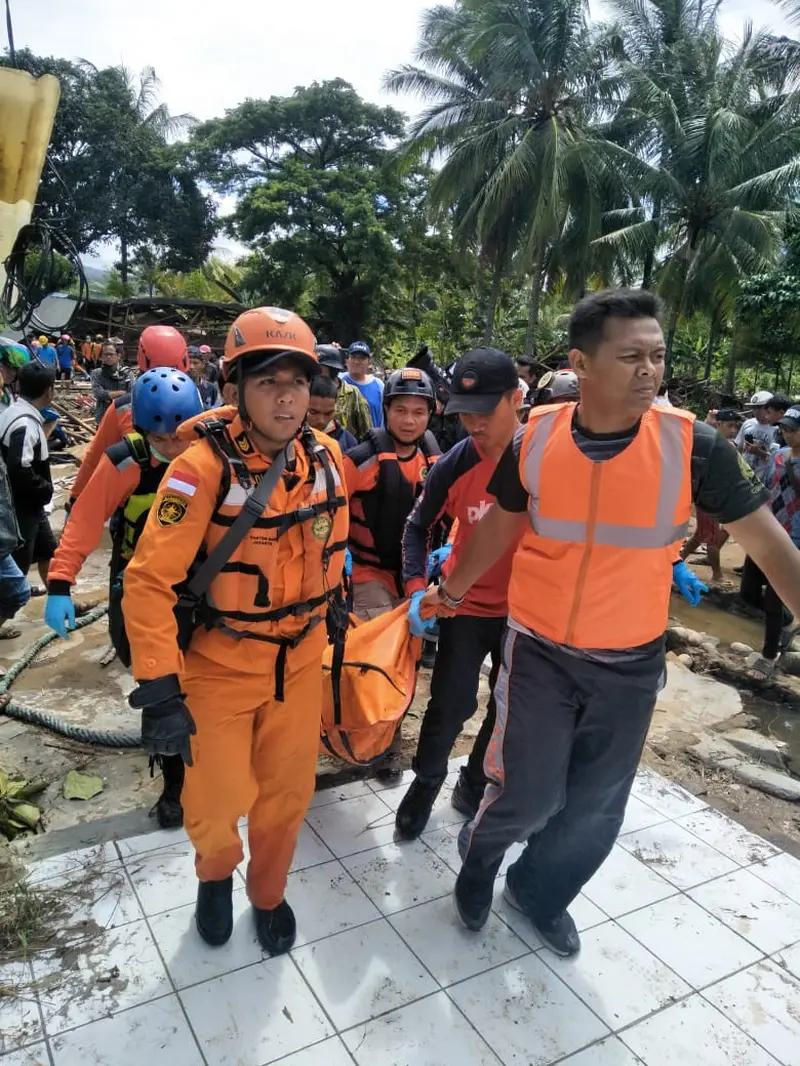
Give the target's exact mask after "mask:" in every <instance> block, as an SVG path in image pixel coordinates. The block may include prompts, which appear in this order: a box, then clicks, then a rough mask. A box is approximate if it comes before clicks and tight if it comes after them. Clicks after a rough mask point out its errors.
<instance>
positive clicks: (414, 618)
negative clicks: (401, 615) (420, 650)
mask: <svg viewBox="0 0 800 1066" xmlns="http://www.w3.org/2000/svg"><path fill="white" fill-rule="evenodd" d="M424 595H425V593H424V592H412V593H411V603H410V604H409V606H408V628H409V629H410V630H411V636H412V637H429V636H431V634H432V633H433V632H434V630H435V629H436V623H437V618H436V616H435V615H434V616H433V617H432V618H421V617H420V613H419V601H420V600H421V599H422V597H423V596H424Z"/></svg>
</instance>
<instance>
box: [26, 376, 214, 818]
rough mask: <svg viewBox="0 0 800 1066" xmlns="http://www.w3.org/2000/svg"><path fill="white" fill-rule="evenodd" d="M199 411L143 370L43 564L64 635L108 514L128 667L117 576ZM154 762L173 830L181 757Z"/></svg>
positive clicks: (183, 389)
mask: <svg viewBox="0 0 800 1066" xmlns="http://www.w3.org/2000/svg"><path fill="white" fill-rule="evenodd" d="M202 412H203V404H202V401H201V399H200V395H199V393H198V391H197V388H196V387H195V385H194V383H193V382H192V381H191V379H190V378H189V377H187V376H186V375H185V374H182V373H181V372H180V371H178V370H168V369H164V370H149V371H147V372H146V373H145V374H142V376H141V377H140V378H139V379H138V381H136V383H135V384H134V386H133V392H132V395H131V419H132V423H133V426H135V429H132V430H131V432H130V433H128V434H126V435H125V437H124V438H123V439H122V440H121V441H119V442H118V443H116V444H113V445H112V446H111V447H110V448H108V449H107V450H106V452H105V454H104V455H103V456H102V457H101V459H100V462H99V463H98V464H97V467H96V469H95V471H94V473H93V474H92V477H91V479H90V481H89V484H88V485H87V486H86V488H85V489H84V491H83V492H82V493H81V495H80V498H79V499H78V500H77V501H76V503H75V506H74V508H73V511H72V515H71V517H70V520H69V522H67V523H66V525H65V526H64V530H63V532H62V534H61V539H60V540H59V544H58V548H57V550H56V554H55V556H54V557H53V559H52V561H51V563H50V570H49V572H48V581H47V588H48V597H47V604H46V606H45V613H44V617H45V622H46V623H47V624H48V625H49V626H50V628H51V629H52V630H54V631H55V632H56V633H58V635H59V636H61V637H64V638H66V637H67V636H68V631H69V630H70V629H72V628H74V626H75V608H74V605H73V603H72V598H71V595H70V593H71V589H72V586H73V585H74V584H75V582H76V580H77V577H78V574H79V573H80V571H81V569H82V567H83V564H84V563H85V562H86V559H87V557H88V556H89V555H90V554H91V553H92V552H93V551H94V550H95V548H96V547H97V546H98V544H99V543H100V538H101V537H102V535H103V527H104V525H105V523H106V522H107V521H108V520H109V519H111V520H112V522H111V527H112V539H113V549H112V553H111V575H110V587H111V588H110V593H109V629H110V631H111V638H112V642H113V644H114V647H115V648H116V650H117V654H118V655H119V657H120V660H121V661H122V662H123V664H124V665H125V666H130V656H129V653H128V648H127V642H126V641H125V639H124V627H123V625H122V614H121V607H120V603H121V582H122V574H123V571H124V570H125V567H126V566H127V565H128V563H129V562H130V560H131V558H132V557H133V553H134V550H135V548H136V542H137V540H138V539H139V535H140V533H141V531H142V529H143V527H144V523H145V520H146V519H147V514H148V512H149V510H150V507H151V506H152V504H153V500H154V499H155V493H156V490H157V489H158V486H159V485H160V483H161V480H162V478H163V477H164V474H165V472H166V470H167V466H168V465H169V463H171V462H172V460H173V459H175V458H176V457H177V456H178V455H180V454H181V452H184V451H185V450H186V449H187V448H188V447H189V444H190V440H189V439H186V440H181V439H179V437H178V436H177V434H176V430H177V428H178V426H179V425H180V424H181V423H182V422H184V421H186V419H191V418H194V417H195V416H197V415H201V414H202ZM160 765H161V769H162V772H163V775H164V787H163V790H162V793H161V796H160V797H159V799H158V801H157V803H156V806H155V814H156V818H157V819H158V823H159V825H160V826H161V827H162V828H163V829H172V828H176V827H177V826H180V825H182V824H183V809H182V807H181V790H182V788H183V772H184V768H183V761H182V759H181V757H180V755H171V756H165V757H162V758H161V759H160Z"/></svg>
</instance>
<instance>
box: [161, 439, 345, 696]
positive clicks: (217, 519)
mask: <svg viewBox="0 0 800 1066" xmlns="http://www.w3.org/2000/svg"><path fill="white" fill-rule="evenodd" d="M197 429H198V432H199V433H200V434H201V436H203V437H205V438H206V439H207V440H208V442H209V444H210V445H211V447H212V449H213V450H214V452H215V454H216V455H217V457H218V458H219V459H220V461H221V462H222V463H223V466H224V468H225V470H226V471H227V472H228V477H229V480H228V485H227V487H226V489H225V492H224V494H222V495H221V496H220V498H219V501H218V505H217V510H216V511H215V513H214V515H212V518H211V521H212V522H214V523H215V524H217V525H222V526H228V529H227V532H226V533H225V534H224V535H223V537H222V539H221V540H220V542H219V544H217V546H216V548H214V549H213V550H212V551H211V552H210V553H209V554H208V556H207V557H206V558H205V559H204V560H203V561H202V562H201V563H200V565H199V567H198V568H197V570H196V571H195V573H194V574H193V575H192V576H191V577H190V579H189V581H188V584H187V585H186V586H185V588H184V590H183V591H182V592H181V594H180V596H179V601H178V607H179V608H183V609H184V610H186V609H188V610H190V611H192V612H196V615H197V618H198V620H199V622H200V623H201V624H204V625H205V626H206V628H207V629H211V628H215V629H219V630H220V632H222V633H224V634H225V635H226V636H228V637H231V639H233V640H236V641H239V640H245V639H248V640H257V641H261V642H262V643H266V644H276V645H278V654H277V656H276V659H275V699H276V700H278V701H281V702H282V701H283V698H284V690H285V671H286V656H287V653H288V651H289V650H290V649H293V648H296V647H297V646H298V644H300V642H301V641H302V640H303V639H304V638H305V637H306V636H307V635H308V634H309V633H310V632H311V630H312V629H314V628H315V627H316V626H317V625H318V624H319V623H320V622H321V621H322V618H321V616H317V617H315V618H311V619H309V621H308V624H307V625H306V626H304V628H303V629H302V630H301V631H300V632H299V633H298V634H296V635H295V636H294V637H273V636H266V635H263V634H259V633H252V632H247V631H239V630H236V629H233V628H232V627H231V626H229V625H227V624H226V622H225V619H231V620H232V621H238V622H262V623H263V622H280V621H282V620H283V619H284V618H290V617H295V618H300V617H302V616H303V615H306V614H309V613H310V612H312V611H315V610H316V609H317V608H319V607H322V606H323V605H325V604H326V603H329V602H330V601H331V599H332V598H333V597H334V596H335V595H336V593H337V592H338V591H339V590H340V586H339V585H338V584H337V586H336V588H334V589H331V590H328V589H327V588H325V590H324V592H323V593H322V595H320V596H316V597H312V598H311V599H309V600H306V601H304V602H302V603H294V604H288V605H286V606H284V607H279V608H275V609H274V610H271V609H269V608H270V599H269V584H268V581H267V578H266V575H265V574H264V573H263V572H262V571H261V569H260V568H259V567H258V566H256V565H255V564H253V563H244V562H231V555H233V553H234V552H235V551H236V549H237V548H238V547H239V545H240V544H241V542H242V541H243V540H244V538H245V536H246V535H247V533H248V532H249V531H250V529H252V528H254V527H255V528H259V529H274V530H275V531H276V534H277V536H278V537H280V536H282V535H283V534H284V533H286V532H288V531H289V530H290V529H291V528H292V527H293V526H296V525H299V524H301V523H303V522H308V521H310V520H312V519H314V518H316V517H317V516H318V515H321V514H326V513H327V514H328V515H330V516H331V522H330V525H329V528H328V530H327V534H326V539H325V545H324V547H323V550H322V565H323V581H324V582H326V581H327V570H328V565H329V563H330V559H331V556H332V554H333V552H334V551H336V550H337V549H342V548H344V547H345V546H346V545H344V544H341V543H336V544H329V540H330V536H331V532H332V530H333V516H334V515H335V514H336V511H337V510H338V509H339V508H340V507H344V506H346V505H347V499H346V497H345V496H344V495H337V494H336V481H335V479H334V475H333V469H332V466H331V460H330V457H329V455H328V452H327V450H326V449H325V448H324V447H323V446H322V445H320V444H319V443H318V442H317V439H316V437H315V436H314V434H313V433H312V432H311V430H310V429H308V428H307V427H306V429H304V430H303V432H302V433H301V435H300V438H299V439H300V443H301V445H302V447H303V448H304V449H305V451H306V452H307V454H308V456H309V459H310V460H311V461H310V462H309V475H308V480H309V483H310V484H313V483H314V481H315V480H316V476H317V463H318V464H319V465H321V467H322V470H323V475H324V478H325V488H326V496H327V498H326V500H325V501H324V502H322V503H316V504H309V505H308V506H307V507H301V508H298V510H296V511H293V512H291V513H290V514H286V515H277V516H275V517H270V518H265V517H264V511H265V510H266V508H267V505H268V503H269V498H270V496H271V495H272V493H273V492H274V490H275V488H276V486H277V484H278V482H279V480H280V478H281V476H282V475H283V476H284V479H285V480H287V481H292V482H293V484H294V485H296V484H297V483H298V481H299V478H298V477H297V475H296V474H294V471H295V468H296V456H295V451H294V447H293V442H292V443H290V445H289V446H287V448H286V449H285V450H284V451H283V452H281V454H280V455H279V456H277V457H276V458H275V459H274V460H273V462H272V465H271V466H270V468H269V469H268V470H267V471H266V473H265V474H264V476H263V477H262V478H261V480H260V481H259V482H258V484H257V485H256V487H255V489H253V491H252V493H251V494H250V495H248V497H247V499H246V501H245V503H244V506H243V507H242V509H241V511H240V512H239V514H237V515H236V516H235V517H230V518H229V517H228V516H225V515H221V514H219V506H220V504H221V503H222V501H223V500H224V497H225V496H226V495H227V491H228V488H230V483H231V482H230V471H231V469H232V470H233V475H234V476H235V477H236V479H237V481H238V482H239V484H240V485H241V486H242V488H244V489H245V491H246V492H249V491H250V489H251V488H252V486H253V482H254V480H255V479H254V478H253V476H252V474H251V472H250V471H249V470H248V469H247V466H246V464H245V463H244V462H243V461H242V459H241V457H240V456H239V453H238V451H237V449H236V448H235V446H234V444H233V443H232V441H231V440H230V438H229V437H228V433H227V432H226V431H227V429H228V424H227V423H226V422H224V421H222V420H215V421H207V422H205V423H203V424H202V428H201V427H200V426H198V427H197ZM314 460H316V461H317V462H316V463H315V462H314ZM220 573H244V574H248V575H250V576H252V577H256V578H257V581H258V589H257V593H256V596H255V599H254V606H256V607H262V608H264V609H263V610H261V611H225V612H223V611H219V610H217V609H216V608H215V607H214V606H213V604H211V603H209V600H208V590H209V588H210V586H211V583H212V582H213V580H214V578H215V577H216V576H217V575H218V574H220Z"/></svg>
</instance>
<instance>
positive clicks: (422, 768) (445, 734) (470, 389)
mask: <svg viewBox="0 0 800 1066" xmlns="http://www.w3.org/2000/svg"><path fill="white" fill-rule="evenodd" d="M521 403H522V390H521V389H520V388H519V382H518V375H517V368H516V367H515V365H514V361H513V359H512V358H511V356H510V355H506V353H505V352H500V351H498V350H497V349H496V348H477V349H476V350H475V351H472V352H469V353H468V354H467V355H465V356H464V357H463V358H462V359H459V361H458V363H456V366H455V369H454V371H453V376H452V380H451V382H450V398H449V400H448V404H447V408H446V410H445V413H446V415H447V416H450V415H457V416H459V417H460V419H461V422H462V424H463V426H464V428H465V430H466V431H467V433H468V434H469V436H468V437H467V438H466V439H465V440H462V441H459V443H458V444H456V445H455V446H454V447H452V448H451V449H450V451H449V452H447V453H446V454H445V455H443V456H442V457H441V459H439V460H438V461H437V463H436V465H435V466H434V468H433V469H432V470H431V472H430V474H429V475H428V478H427V480H426V482H425V488H424V490H423V492H422V495H421V496H420V497H419V499H418V500H417V502H416V504H415V505H414V509H413V511H412V512H411V515H410V516H409V519H408V521H407V522H406V527H405V533H404V535H403V578H404V580H405V587H406V589H407V591H408V592H409V593H410V595H411V605H410V607H409V613H408V618H409V624H410V626H411V632H412V633H413V634H414V636H424V635H425V632H426V630H427V627H428V625H429V623H428V622H425V621H423V620H422V619H420V617H419V613H418V611H417V605H418V601H419V600H420V599H421V598H422V596H423V594H424V592H425V589H426V588H427V587H428V579H429V578H430V577H431V576H435V575H436V574H437V573H438V572H442V573H444V574H445V575H446V574H448V573H449V572H450V570H451V569H452V568H453V566H454V565H455V563H456V562H457V560H458V559H459V557H460V556H461V553H462V552H463V551H464V547H465V545H466V544H468V543H469V540H470V537H471V536H472V534H473V532H474V531H475V529H476V528H477V525H478V522H480V520H481V518H482V516H483V515H484V513H485V512H486V511H487V510H488V508H489V507H490V506H491V505H492V504H493V503H494V502H495V500H494V496H493V495H492V494H491V493H490V492H489V491H488V488H487V486H488V484H489V481H490V480H491V477H492V475H493V474H494V471H495V469H496V467H497V463H498V460H499V459H500V457H501V456H502V454H503V452H504V451H505V450H506V448H507V447H508V445H509V443H510V442H511V439H512V437H513V436H514V433H515V431H516V430H517V429H518V428H519V420H518V419H517V409H518V407H519V406H520V404H521ZM445 516H447V517H448V518H449V519H450V520H451V521H454V522H455V523H457V524H456V525H454V527H453V529H454V533H455V538H454V541H453V544H452V545H450V544H446V545H444V547H441V548H437V549H435V550H434V551H433V552H431V546H432V545H431V537H432V536H433V534H434V533H435V531H436V529H437V528H438V526H439V524H440V522H441V521H442V519H443V518H444V517H445ZM513 555H514V551H513V548H509V549H508V551H506V553H505V555H503V557H502V558H501V559H500V560H499V561H498V562H497V563H495V565H494V566H493V567H492V568H491V570H489V571H488V572H487V573H486V574H485V575H484V576H483V577H482V578H481V580H480V581H478V582H476V584H475V585H473V587H472V588H471V589H470V592H469V595H468V597H467V598H466V600H465V601H464V603H463V604H462V606H461V607H459V609H458V611H457V613H456V616H455V618H443V619H441V622H440V624H439V642H438V647H437V652H436V660H435V663H434V667H433V675H432V677H431V696H430V700H429V701H428V706H427V708H426V710H425V715H424V717H423V720H422V728H421V729H420V735H419V742H418V744H417V751H416V755H415V756H414V762H413V768H414V773H415V775H416V776H415V778H414V780H413V781H412V782H411V785H410V786H409V789H408V791H407V792H406V794H405V796H404V797H403V799H402V800H401V801H400V806H399V807H398V808H397V818H396V824H397V830H398V832H399V834H400V836H402V837H404V838H405V839H409V840H410V839H413V838H414V837H418V836H419V834H420V833H421V832H422V831H423V830H424V828H425V826H426V824H427V822H428V819H429V818H430V815H431V811H432V809H433V805H434V803H435V801H436V797H437V796H438V795H439V791H440V790H441V787H442V784H443V783H444V779H445V777H446V776H447V760H448V759H449V758H450V751H451V749H452V747H453V744H454V743H455V741H456V738H457V737H458V734H459V733H460V732H461V728H462V726H463V725H464V723H465V722H466V721H467V719H468V718H470V717H472V715H473V714H474V713H475V710H476V707H477V693H478V682H479V680H480V673H481V666H482V664H483V661H484V659H485V658H486V657H487V656H491V660H492V668H491V673H490V675H489V687H490V689H493V688H494V684H495V682H496V680H497V673H498V671H499V669H500V660H501V657H502V646H503V637H504V635H505V628H506V616H507V615H508V582H509V579H510V577H511V560H512V558H513ZM494 721H495V706H494V696H492V695H490V697H489V704H488V706H487V709H486V717H485V718H484V720H483V722H482V723H481V728H480V731H479V733H478V735H477V737H476V738H475V743H474V745H473V748H472V752H471V754H470V757H469V760H468V761H467V764H466V766H462V767H461V771H460V774H459V779H458V781H457V783H456V786H455V788H454V789H453V793H452V796H451V803H452V805H453V806H454V807H455V809H456V810H457V811H460V812H461V813H462V814H466V815H469V817H470V818H472V817H474V815H475V814H476V812H477V810H478V806H479V805H480V801H481V799H482V798H483V791H484V787H485V785H486V777H485V775H484V772H483V759H484V755H485V754H486V748H487V746H488V743H489V739H490V737H491V735H492V730H493V728H494Z"/></svg>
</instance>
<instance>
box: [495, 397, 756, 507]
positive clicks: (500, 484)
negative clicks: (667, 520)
mask: <svg viewBox="0 0 800 1066" xmlns="http://www.w3.org/2000/svg"><path fill="white" fill-rule="evenodd" d="M526 428H527V427H526V426H523V427H522V428H521V429H519V430H517V432H516V434H515V435H514V439H513V440H512V442H511V444H509V446H508V448H506V450H505V452H504V453H503V456H502V458H501V459H500V462H499V463H498V464H497V469H496V470H495V472H494V475H493V477H492V480H491V481H490V482H489V486H488V490H489V492H491V493H492V494H493V495H494V496H496V497H497V502H498V503H499V504H500V506H501V507H502V508H503V510H504V511H512V512H517V513H520V512H522V511H525V510H527V508H528V491H527V489H526V488H525V486H524V485H523V483H522V479H521V477H520V473H519V455H520V450H521V448H522V439H523V437H524V435H525V430H526ZM638 432H639V424H638V423H637V424H636V425H635V426H634V427H633V428H632V429H630V430H628V431H627V432H625V433H606V434H594V433H589V432H588V431H587V430H585V429H582V428H581V427H580V426H578V424H577V422H576V420H575V418H573V422H572V438H573V440H574V441H575V443H576V444H577V446H578V447H579V448H580V450H581V451H582V452H583V454H584V455H585V456H586V457H587V458H588V459H591V460H592V461H593V462H602V461H603V460H604V459H613V458H614V456H615V455H619V454H620V452H622V451H624V449H625V448H627V447H628V445H629V444H630V443H631V441H632V440H634V438H635V437H636V434H637V433H638ZM692 433H693V438H694V439H693V443H692V500H693V502H694V503H695V504H696V506H697V507H699V508H701V510H703V511H705V512H706V513H707V514H709V515H711V517H712V518H716V519H717V521H718V522H723V523H725V522H736V521H738V520H739V519H740V518H746V517H747V515H749V514H752V513H753V511H757V510H758V508H759V507H761V505H762V504H764V503H766V502H767V500H768V498H769V495H768V493H767V491H766V490H765V488H764V486H763V485H762V484H761V482H760V481H759V479H758V478H757V477H756V475H755V474H754V473H753V471H752V470H751V469H750V467H748V466H747V464H746V463H745V462H743V460H742V457H741V456H740V455H739V453H738V452H737V451H736V449H735V448H733V447H732V446H731V443H730V441H727V440H725V438H724V437H721V436H720V435H719V433H717V431H716V430H715V429H714V427H713V426H709V425H708V424H707V423H705V422H695V423H694V424H693V426H692Z"/></svg>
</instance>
